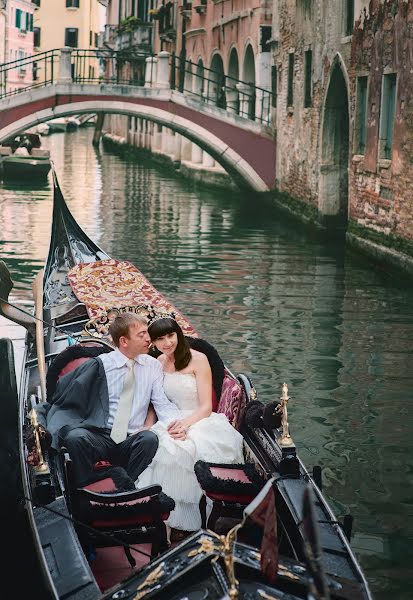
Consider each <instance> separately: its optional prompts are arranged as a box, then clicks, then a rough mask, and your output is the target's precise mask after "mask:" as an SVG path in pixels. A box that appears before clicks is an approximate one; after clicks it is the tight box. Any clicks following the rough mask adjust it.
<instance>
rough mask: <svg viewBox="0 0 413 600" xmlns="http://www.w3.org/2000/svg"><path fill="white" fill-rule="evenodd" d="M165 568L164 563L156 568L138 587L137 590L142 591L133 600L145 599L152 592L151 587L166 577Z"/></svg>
mask: <svg viewBox="0 0 413 600" xmlns="http://www.w3.org/2000/svg"><path fill="white" fill-rule="evenodd" d="M163 566H164V563H163V562H162V563H161V564H160V565H158V566H157V567H156V569H154V570H153V571H151V572H150V573H149V575H148V576H147V578H146V579H145V581H143V582H142V583H141V584H140V585H139V586H138V588H137V589H138V590H141V591H138V593H137V594H136V596H135V597H134V599H133V600H141V598H144V597H145V596H146V595H147V594H149V593H150V592H151V591H152V589H151V587H153V585H154V584H156V583H157V582H158V580H159V579H160V578H161V577H162V575H164V570H163Z"/></svg>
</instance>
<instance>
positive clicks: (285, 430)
mask: <svg viewBox="0 0 413 600" xmlns="http://www.w3.org/2000/svg"><path fill="white" fill-rule="evenodd" d="M280 400H281V404H279V405H278V407H277V409H276V412H278V413H279V412H281V411H282V417H281V427H282V433H281V437H280V438H279V440H278V443H279V444H280V446H293V445H294V443H293V440H292V437H291V436H290V431H289V426H288V410H287V406H288V401H289V400H290V396H289V395H288V386H287V384H286V383H283V385H282V391H281V398H280Z"/></svg>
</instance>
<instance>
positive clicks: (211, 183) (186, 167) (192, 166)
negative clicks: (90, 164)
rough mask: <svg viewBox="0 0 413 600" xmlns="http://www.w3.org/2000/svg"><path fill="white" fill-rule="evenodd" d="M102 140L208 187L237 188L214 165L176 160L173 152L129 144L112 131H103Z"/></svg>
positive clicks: (227, 176)
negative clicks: (163, 151)
mask: <svg viewBox="0 0 413 600" xmlns="http://www.w3.org/2000/svg"><path fill="white" fill-rule="evenodd" d="M102 142H103V143H104V144H105V145H106V146H108V147H113V148H122V149H123V150H125V151H127V152H130V153H132V154H133V155H134V156H137V157H138V156H143V157H145V158H146V159H147V160H153V161H154V162H155V163H158V164H162V165H164V166H166V167H168V168H170V169H171V170H174V171H175V173H177V174H178V175H180V176H182V177H185V178H186V179H190V180H192V181H196V182H199V183H201V184H203V185H207V186H208V187H216V188H218V189H224V190H225V189H227V190H237V189H238V186H237V185H236V184H235V183H234V182H233V181H232V179H231V177H230V176H229V175H228V173H226V172H225V171H218V170H217V169H215V168H214V167H212V168H208V167H205V166H204V165H198V164H196V163H193V162H191V161H189V160H182V159H181V160H176V158H175V156H174V155H173V154H167V153H161V152H154V151H153V150H151V149H149V148H142V147H140V146H136V145H134V144H130V143H129V142H128V141H127V139H126V138H125V137H123V136H119V135H116V134H113V133H108V132H104V133H103V134H102Z"/></svg>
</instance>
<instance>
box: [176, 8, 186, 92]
mask: <svg viewBox="0 0 413 600" xmlns="http://www.w3.org/2000/svg"><path fill="white" fill-rule="evenodd" d="M176 6H177V8H178V2H177V3H176ZM185 32H186V18H185V15H184V14H183V11H182V34H181V51H180V53H179V85H178V90H179V91H180V92H183V91H184V84H185V59H186V36H185Z"/></svg>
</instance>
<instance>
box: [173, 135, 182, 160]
mask: <svg viewBox="0 0 413 600" xmlns="http://www.w3.org/2000/svg"><path fill="white" fill-rule="evenodd" d="M181 151H182V136H181V135H180V134H179V133H175V151H174V161H175V162H181Z"/></svg>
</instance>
